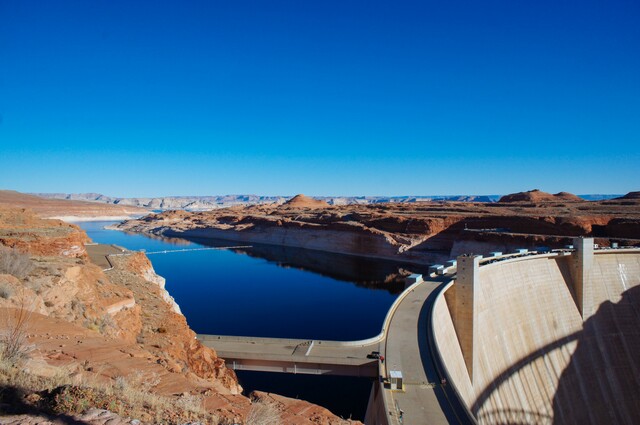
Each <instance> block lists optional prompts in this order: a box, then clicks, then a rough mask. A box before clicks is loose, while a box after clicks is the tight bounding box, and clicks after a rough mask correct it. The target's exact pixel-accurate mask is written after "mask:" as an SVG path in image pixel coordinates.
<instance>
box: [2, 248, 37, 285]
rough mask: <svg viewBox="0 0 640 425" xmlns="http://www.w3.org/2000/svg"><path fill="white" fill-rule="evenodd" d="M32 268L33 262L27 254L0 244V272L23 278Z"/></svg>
mask: <svg viewBox="0 0 640 425" xmlns="http://www.w3.org/2000/svg"><path fill="white" fill-rule="evenodd" d="M32 269H33V263H32V262H31V258H29V255H27V254H23V253H21V252H20V251H18V250H16V249H13V248H7V247H5V246H0V273H5V274H10V275H13V276H15V277H17V278H18V279H23V278H24V277H25V276H26V275H28V274H29V272H31V270H32Z"/></svg>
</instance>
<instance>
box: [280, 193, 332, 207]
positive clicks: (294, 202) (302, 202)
mask: <svg viewBox="0 0 640 425" xmlns="http://www.w3.org/2000/svg"><path fill="white" fill-rule="evenodd" d="M282 206H283V207H289V208H327V207H329V204H328V203H326V202H325V201H319V200H317V199H313V198H311V197H309V196H306V195H303V194H299V195H296V196H294V197H293V198H291V199H289V200H288V201H287V202H285V203H284V204H282Z"/></svg>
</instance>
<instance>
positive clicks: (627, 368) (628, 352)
mask: <svg viewBox="0 0 640 425" xmlns="http://www.w3.org/2000/svg"><path fill="white" fill-rule="evenodd" d="M572 346H575V350H574V351H573V353H572V354H569V353H571V347H572ZM555 350H562V352H566V353H567V356H568V357H569V360H568V364H567V366H566V367H565V368H564V369H563V370H556V369H555V368H554V365H548V367H547V368H546V369H545V372H546V373H547V374H554V375H555V376H553V379H552V380H553V381H555V380H557V381H558V385H557V388H556V389H555V393H553V394H551V397H550V398H552V399H553V412H549V413H546V412H535V411H527V410H524V409H520V410H518V409H513V408H508V409H501V408H500V407H498V406H496V405H493V406H488V405H487V404H489V405H490V404H493V403H492V401H491V399H492V394H493V393H494V392H495V391H498V390H499V389H500V387H502V386H508V385H510V382H509V381H510V380H511V379H514V378H515V379H526V378H525V376H526V375H525V374H524V373H522V372H523V369H525V368H527V367H528V366H529V365H531V364H532V363H533V362H534V361H536V360H537V359H540V358H544V357H545V356H546V355H547V354H549V353H551V352H552V351H555ZM518 375H520V378H518ZM526 385H531V386H538V385H539V384H536V383H535V382H527V383H525V386H526ZM503 389H504V388H503ZM537 390H538V391H541V392H553V391H554V390H553V388H548V389H543V388H538V389H537ZM471 412H472V413H473V414H474V416H476V418H477V419H478V421H479V422H480V423H492V424H531V423H534V424H538V423H539V424H543V423H544V424H548V423H553V424H629V425H632V424H638V423H640V286H636V287H633V288H631V289H628V290H627V291H625V292H623V293H622V298H621V300H620V301H619V302H617V303H612V302H610V301H606V302H604V303H602V304H601V305H600V307H599V308H598V310H597V311H596V313H595V314H594V315H593V316H592V317H590V318H589V319H588V320H587V321H586V322H585V323H584V327H583V329H582V330H581V331H579V332H575V333H572V334H570V335H567V336H566V337H564V338H560V339H558V340H556V341H554V342H553V343H551V344H548V345H545V346H544V347H541V348H540V349H538V350H535V351H534V352H532V353H531V354H529V355H528V356H526V357H524V358H522V359H521V360H520V361H518V362H516V363H515V364H513V365H512V366H511V367H509V369H507V370H505V371H504V372H502V373H501V374H499V375H498V376H497V377H496V378H495V379H494V380H493V381H492V382H491V384H489V385H487V386H486V388H485V389H484V390H483V391H481V393H480V394H479V396H478V397H477V399H476V401H475V402H474V403H473V405H472V406H471ZM551 413H552V414H551Z"/></svg>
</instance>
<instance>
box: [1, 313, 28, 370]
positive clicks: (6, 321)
mask: <svg viewBox="0 0 640 425" xmlns="http://www.w3.org/2000/svg"><path fill="white" fill-rule="evenodd" d="M30 317H31V311H29V310H28V309H27V308H26V307H25V306H24V305H23V306H21V307H20V308H18V309H11V310H6V311H4V313H3V314H2V317H1V320H0V361H3V362H8V363H10V364H17V363H18V362H19V361H21V360H23V359H25V358H27V357H28V355H29V352H30V351H31V348H32V347H31V346H30V345H29V344H28V343H27V325H28V322H29V318H30Z"/></svg>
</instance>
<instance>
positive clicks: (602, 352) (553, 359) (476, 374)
mask: <svg viewBox="0 0 640 425" xmlns="http://www.w3.org/2000/svg"><path fill="white" fill-rule="evenodd" d="M574 248H575V249H574V250H572V251H564V252H562V251H561V252H552V253H547V254H537V255H530V256H529V255H525V256H514V257H513V258H508V257H505V258H502V259H500V260H498V261H496V260H495V259H483V258H481V257H480V256H472V255H471V256H460V257H458V262H457V274H456V275H455V276H454V278H453V280H452V281H451V282H449V283H448V284H447V285H446V286H445V287H444V289H443V290H442V291H441V292H440V293H439V295H438V297H437V298H436V300H435V302H434V303H433V307H432V311H431V332H432V333H433V348H434V349H435V351H436V352H437V357H438V358H439V360H440V362H441V365H442V369H443V373H444V374H445V375H446V379H447V380H448V382H449V385H451V386H452V387H453V388H454V389H455V392H456V393H457V395H458V397H459V399H460V400H461V401H462V402H463V404H464V405H465V406H466V408H467V409H469V412H470V414H471V416H472V417H473V418H474V419H475V421H477V423H480V424H607V423H612V424H613V423H615V424H630V425H631V424H637V423H640V250H638V249H603V250H595V249H594V244H593V240H592V239H589V238H579V239H576V240H575V241H574ZM425 423H426V422H425Z"/></svg>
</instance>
